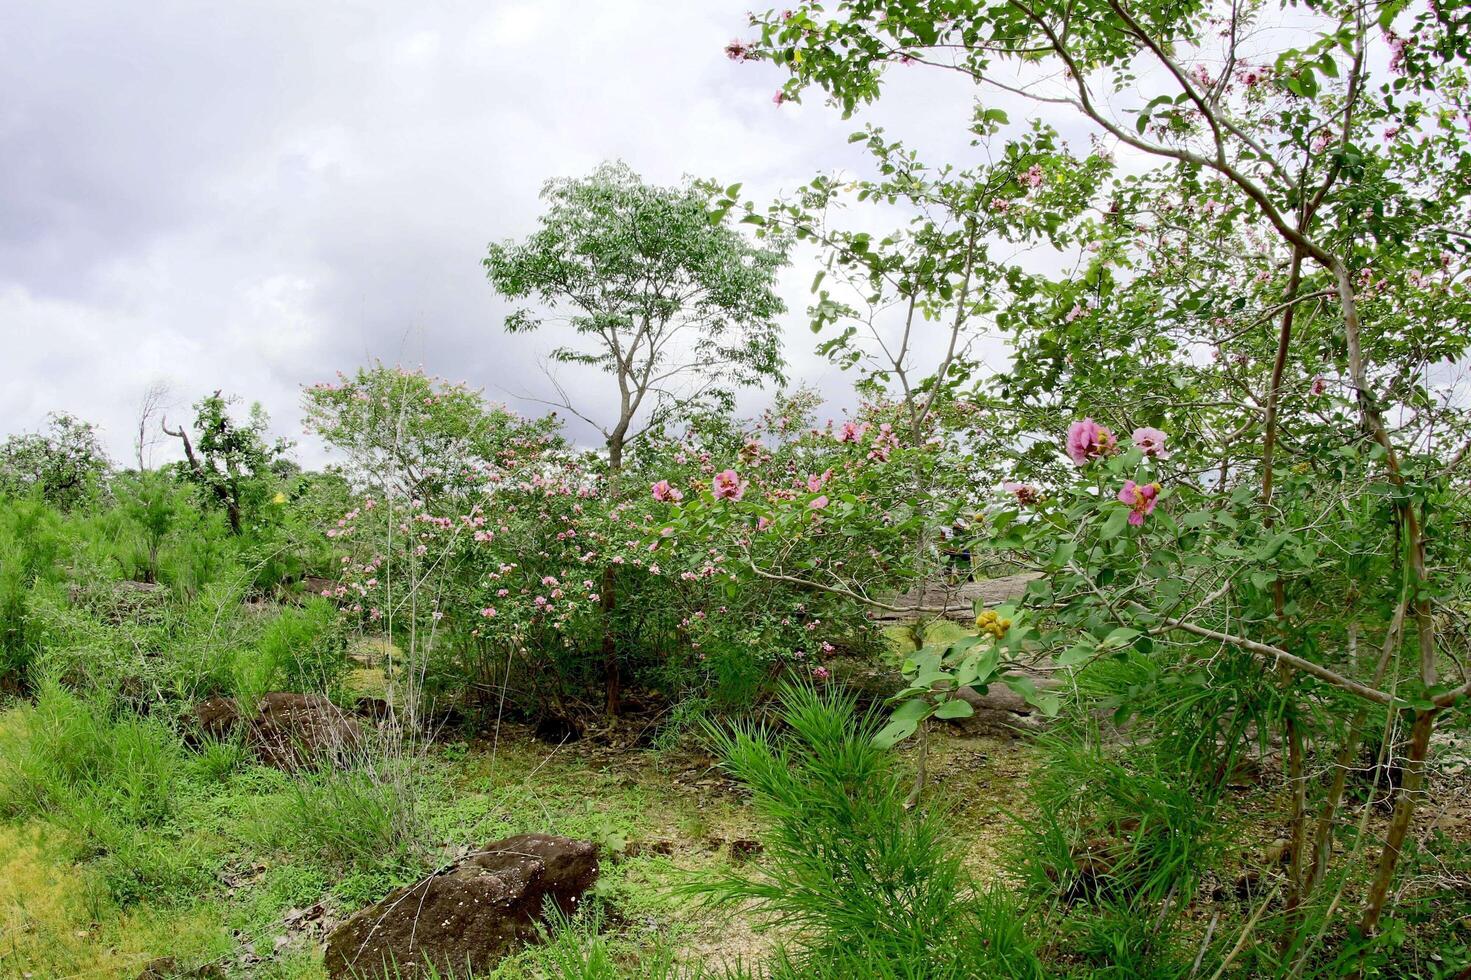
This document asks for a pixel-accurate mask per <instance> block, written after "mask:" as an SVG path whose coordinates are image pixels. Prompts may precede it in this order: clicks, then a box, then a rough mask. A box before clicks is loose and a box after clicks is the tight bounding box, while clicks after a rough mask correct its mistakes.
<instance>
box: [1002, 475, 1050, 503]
mask: <svg viewBox="0 0 1471 980" xmlns="http://www.w3.org/2000/svg"><path fill="white" fill-rule="evenodd" d="M1001 489H1003V490H1005V491H1006V492H1007V493H1009V494H1011V495H1012V496H1014V497H1015V498H1016V502H1017V503H1019V504H1022V505H1023V506H1026V505H1028V504H1035V503H1036V502H1037V501H1039V500H1041V499H1042V491H1040V490H1038V489H1037V488H1036V487H1034V486H1032V485H1031V484H1030V483H1012V482H1011V481H1009V480H1008V481H1007V482H1006V483H1003V484H1001Z"/></svg>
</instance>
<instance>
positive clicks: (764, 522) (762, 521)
mask: <svg viewBox="0 0 1471 980" xmlns="http://www.w3.org/2000/svg"><path fill="white" fill-rule="evenodd" d="M768 527H771V521H770V520H768V519H767V518H766V516H765V515H762V516H761V517H758V518H756V530H758V531H764V530H766V529H767V528H768Z"/></svg>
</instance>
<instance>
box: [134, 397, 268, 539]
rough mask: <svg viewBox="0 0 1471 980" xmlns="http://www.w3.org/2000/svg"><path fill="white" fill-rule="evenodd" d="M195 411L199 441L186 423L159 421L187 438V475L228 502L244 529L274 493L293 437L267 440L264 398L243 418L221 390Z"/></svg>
mask: <svg viewBox="0 0 1471 980" xmlns="http://www.w3.org/2000/svg"><path fill="white" fill-rule="evenodd" d="M194 411H195V417H194V430H195V433H196V437H195V438H196V439H197V443H196V442H195V441H194V440H191V439H190V438H189V432H188V430H187V429H185V428H184V427H183V426H179V427H178V428H177V429H170V428H169V425H168V419H167V418H164V419H161V420H160V426H161V427H162V429H163V431H164V433H165V434H166V435H170V436H173V437H174V438H176V439H178V440H179V441H180V442H181V443H182V444H183V447H184V459H185V462H186V465H187V466H188V470H187V474H186V475H187V476H188V477H189V478H190V479H191V480H193V481H194V482H195V483H197V484H198V485H199V486H200V487H201V488H202V489H203V490H204V492H205V494H206V495H207V497H208V498H209V499H211V500H213V501H215V502H216V503H217V504H218V505H219V506H220V507H222V508H224V510H225V516H226V519H227V520H228V521H229V522H230V531H231V532H232V533H234V534H240V533H241V532H242V531H243V530H244V527H245V520H246V517H247V516H248V515H249V513H251V512H253V511H254V510H255V509H256V508H258V507H259V506H260V505H261V504H263V503H264V502H265V501H266V499H267V498H268V497H269V493H268V492H267V491H268V488H270V487H271V486H273V485H274V484H275V474H274V467H275V465H276V464H277V463H278V461H280V460H282V459H283V458H284V457H285V456H286V453H287V452H288V451H289V450H290V448H291V443H290V442H289V441H288V440H286V439H277V440H276V441H275V442H268V441H267V433H268V431H269V429H270V419H269V418H268V417H267V416H266V412H265V409H263V408H261V406H260V404H259V403H256V404H253V405H251V406H250V413H249V415H248V416H247V418H246V421H245V422H244V423H240V422H238V421H236V420H235V419H234V418H232V417H231V415H230V399H227V398H225V397H223V396H222V395H221V394H220V392H218V391H216V392H215V393H214V394H212V395H209V396H208V397H206V398H202V399H200V400H199V401H198V402H196V403H195V405H194Z"/></svg>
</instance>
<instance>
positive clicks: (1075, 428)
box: [1067, 418, 1117, 466]
mask: <svg viewBox="0 0 1471 980" xmlns="http://www.w3.org/2000/svg"><path fill="white" fill-rule="evenodd" d="M1116 447H1117V440H1116V439H1115V438H1114V434H1113V432H1112V431H1111V430H1110V429H1109V428H1108V427H1107V426H1103V425H1099V424H1098V423H1097V422H1095V421H1093V420H1092V419H1091V418H1083V419H1080V420H1078V421H1076V422H1074V423H1073V424H1072V425H1070V426H1068V430H1067V454H1068V456H1070V457H1071V458H1072V461H1073V462H1074V463H1075V464H1076V465H1078V466H1082V465H1083V464H1084V463H1086V462H1088V461H1089V460H1090V459H1098V458H1099V457H1102V456H1107V455H1109V454H1110V453H1112V452H1113V451H1114V449H1115V448H1116Z"/></svg>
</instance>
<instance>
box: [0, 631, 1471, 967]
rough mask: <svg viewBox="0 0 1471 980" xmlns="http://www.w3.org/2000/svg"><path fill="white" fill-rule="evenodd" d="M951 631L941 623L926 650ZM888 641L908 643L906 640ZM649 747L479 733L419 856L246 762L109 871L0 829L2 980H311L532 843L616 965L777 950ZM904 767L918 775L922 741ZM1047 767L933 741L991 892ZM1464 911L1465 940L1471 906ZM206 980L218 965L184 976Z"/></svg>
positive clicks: (439, 757)
mask: <svg viewBox="0 0 1471 980" xmlns="http://www.w3.org/2000/svg"><path fill="white" fill-rule="evenodd" d="M960 632H961V630H960V628H959V627H958V626H955V625H954V624H942V625H941V626H939V627H937V635H936V636H935V637H933V638H934V639H946V638H951V634H952V633H953V634H955V635H958V634H959V633H960ZM892 636H893V639H894V641H895V646H896V648H900V649H902V647H903V644H904V638H903V636H902V631H898V630H896V631H894V632H893V634H892ZM355 680H356V682H357V684H358V685H359V687H360V689H361V691H362V692H363V693H369V694H371V693H376V691H375V687H376V686H377V685H378V684H379V683H381V675H378V674H376V672H375V671H372V670H363V671H360V672H359V673H358V675H357V677H356V678H355ZM29 710H30V709H29V708H28V707H27V706H25V705H12V706H11V707H9V708H7V709H4V710H3V711H0V735H4V734H5V733H6V732H13V731H14V730H16V729H17V728H18V726H21V725H22V724H23V722H24V719H25V714H26V712H27V711H29ZM649 736H650V721H649V720H648V719H643V718H639V717H632V718H629V719H626V720H624V721H622V722H620V723H618V724H615V725H612V726H608V727H601V728H595V729H591V730H589V731H588V733H587V735H586V737H584V738H581V739H579V740H577V741H572V742H565V743H562V744H550V743H548V742H546V741H544V740H542V739H540V738H538V737H537V736H536V734H535V733H534V731H533V730H532V728H530V727H529V726H526V725H521V724H514V723H506V724H502V725H501V726H499V729H498V730H497V731H495V732H494V733H493V734H489V735H486V736H483V737H476V738H473V739H463V740H462V739H456V738H454V737H452V736H449V737H444V738H441V739H440V740H438V741H436V742H435V743H434V744H433V745H430V746H428V747H427V748H426V749H425V750H424V755H423V758H422V759H420V760H419V765H418V766H417V771H418V772H419V773H420V776H419V777H418V778H417V781H416V782H415V783H414V786H413V797H414V799H413V805H414V809H415V812H416V814H417V816H418V818H419V823H418V827H419V828H420V829H419V834H420V835H421V839H420V841H419V846H418V847H417V849H416V851H415V853H414V855H413V857H412V859H406V858H405V857H404V856H403V855H392V854H372V853H361V851H360V850H359V851H355V852H353V853H352V854H351V855H349V856H344V855H343V854H340V853H339V854H337V855H335V856H334V855H332V854H329V853H322V852H319V851H313V850H312V849H310V848H304V847H303V846H302V840H303V838H302V837H301V836H300V835H298V834H295V833H294V832H293V828H292V821H291V820H289V819H287V818H286V815H287V814H291V813H297V812H299V811H300V809H301V799H300V797H299V795H298V794H299V792H300V791H299V789H298V788H297V786H296V784H295V783H293V780H292V779H291V777H289V776H287V775H285V774H283V773H281V772H279V771H277V770H274V769H268V768H264V767H261V766H253V765H246V766H242V767H237V768H234V769H233V770H231V771H228V772H225V773H223V774H222V775H220V776H218V777H216V778H209V779H205V778H200V777H196V776H191V777H190V778H187V779H184V780H183V782H182V784H181V787H180V791H179V794H180V802H179V805H178V812H177V814H176V815H175V817H174V818H173V819H172V820H171V821H170V822H169V823H168V824H167V825H165V826H163V827H161V828H150V829H148V830H147V831H140V832H139V833H140V835H141V836H140V838H139V839H138V840H124V841H121V842H118V843H117V844H116V845H115V846H117V847H120V848H126V847H136V848H139V849H140V854H141V855H142V857H141V858H139V857H136V856H135V858H134V859H133V862H132V864H127V863H126V862H124V867H123V868H121V869H120V868H119V867H118V860H119V859H117V858H116V857H115V856H113V857H106V856H99V854H98V853H96V851H95V845H93V848H94V849H91V850H89V846H88V845H87V844H86V843H85V842H84V840H83V839H82V836H81V835H79V834H78V832H77V828H76V827H75V826H74V825H72V824H68V823H67V822H66V821H61V820H56V819H52V818H51V817H49V816H41V817H31V818H28V819H24V820H12V821H0V977H5V978H10V977H16V978H34V980H52V978H64V977H122V978H129V980H131V978H134V977H140V976H148V977H150V978H155V980H162V978H165V977H170V976H179V977H182V976H232V977H233V976H248V977H261V978H320V977H323V976H324V975H325V974H324V972H323V969H322V966H321V943H322V941H323V938H324V936H325V934H326V933H327V932H328V931H330V929H331V928H332V926H333V925H334V924H335V923H336V922H339V921H341V920H342V919H343V918H344V917H345V916H347V915H349V914H350V913H351V912H353V911H354V910H356V909H357V908H359V907H362V906H364V905H366V904H369V903H371V902H372V901H375V900H376V899H377V898H379V897H381V896H382V895H383V894H384V893H386V892H387V891H389V890H391V889H392V888H393V887H396V886H398V885H400V884H405V883H407V882H409V881H413V880H416V879H417V878H418V877H420V876H421V875H423V874H424V873H425V870H426V868H433V867H436V866H440V865H442V864H445V863H448V862H450V861H453V860H454V859H455V858H456V857H458V856H461V855H463V854H464V853H466V852H467V851H468V850H470V849H472V848H477V847H480V846H482V845H484V844H485V843H487V842H490V841H494V840H497V839H500V838H503V837H506V836H510V835H513V834H518V833H529V832H541V833H553V834H562V835H566V836H569V837H575V838H581V839H586V840H591V841H594V842H596V843H597V844H598V845H599V847H600V849H601V851H602V853H603V854H604V855H605V857H604V861H603V870H602V875H601V878H600V880H599V883H598V884H597V886H596V894H597V895H598V897H599V898H600V899H601V901H600V902H599V903H598V905H599V907H601V908H602V909H603V910H604V912H603V916H604V918H603V921H602V923H601V928H602V930H603V932H604V935H605V936H606V937H607V938H608V939H609V948H610V950H611V951H612V952H613V954H614V955H615V956H616V957H617V958H619V959H620V960H622V961H624V962H626V963H630V964H631V963H634V962H637V961H638V960H639V959H640V957H642V956H644V955H647V954H648V952H649V951H650V950H656V949H657V950H677V951H678V952H677V955H678V957H680V958H682V959H688V960H692V961H698V962H701V963H704V964H708V965H715V964H720V963H726V964H734V963H737V962H744V963H747V964H750V963H753V962H759V961H760V960H762V959H763V958H764V957H765V956H766V955H767V954H768V953H770V952H771V951H772V949H773V948H774V946H775V944H776V943H777V942H778V941H779V938H780V933H779V930H776V931H762V929H761V928H760V924H759V923H757V922H754V921H751V919H750V917H748V916H743V915H740V914H737V915H732V914H731V913H730V912H729V911H728V910H722V911H708V910H705V909H702V907H701V906H700V905H699V904H698V902H696V901H694V900H692V899H691V898H690V897H689V896H688V895H686V894H683V893H682V892H681V891H680V887H681V885H683V884H685V883H688V882H691V881H695V880H698V879H700V878H702V877H708V876H709V875H710V874H711V873H713V872H718V871H720V870H723V869H726V868H729V867H731V866H733V865H737V864H743V863H745V862H746V861H748V860H756V861H759V860H760V859H759V851H760V844H759V841H760V838H761V829H762V828H761V827H760V826H759V824H758V822H757V821H756V818H755V816H754V814H753V813H752V810H751V807H750V805H749V801H748V798H747V796H746V793H745V791H744V790H743V789H742V788H741V787H740V786H739V785H737V784H735V783H733V782H732V781H730V780H728V779H726V778H725V777H724V775H723V774H722V772H721V771H720V769H719V768H718V766H717V764H716V760H715V759H714V758H713V757H712V756H710V755H709V754H708V753H706V752H704V751H703V750H702V748H701V747H700V745H699V742H698V740H697V739H694V738H690V737H684V738H680V739H676V740H673V742H672V744H667V745H666V744H664V743H663V742H661V741H659V740H653V739H651V738H650V737H649ZM1463 748H1464V747H1463ZM901 752H902V753H903V755H904V758H905V760H906V764H910V765H912V763H913V760H914V755H915V752H916V747H915V746H914V745H913V744H912V740H911V743H906V744H905V745H904V746H902V747H901ZM1043 754H1044V750H1043V749H1042V748H1041V747H1039V746H1038V745H1037V744H1036V743H1035V742H1033V741H1031V740H1028V739H1016V738H1005V737H992V736H984V735H982V736H967V735H964V734H961V733H960V732H959V731H958V730H956V729H953V728H949V727H944V728H938V729H936V730H932V732H931V734H930V735H929V742H928V765H927V769H928V773H929V778H928V784H927V788H926V791H925V796H924V805H925V806H928V807H933V808H938V809H939V810H941V811H942V812H943V813H945V814H946V815H947V823H948V825H949V826H950V827H952V828H953V830H954V833H955V838H956V842H957V844H958V845H959V846H960V847H961V848H962V849H963V851H964V855H965V861H966V864H967V865H968V867H969V869H970V870H971V871H972V872H973V874H974V875H975V877H976V879H977V880H978V881H980V882H982V883H984V882H989V881H993V880H996V879H997V878H999V877H1004V875H1005V871H1004V870H1003V865H1004V861H1003V857H1004V853H1005V851H1006V850H1007V848H1008V847H1009V846H1011V845H1013V844H1014V842H1015V841H1016V840H1017V835H1016V833H1015V829H1016V826H1017V824H1016V820H1018V819H1022V820H1024V819H1026V817H1027V806H1028V803H1027V798H1028V797H1027V789H1028V780H1029V777H1030V776H1031V775H1032V773H1033V770H1034V768H1035V767H1036V766H1037V765H1038V764H1039V763H1040V760H1041V759H1042V757H1043ZM1468 773H1471V770H1468ZM1451 785H1452V786H1454V781H1452V783H1451ZM1282 792H1283V786H1282V784H1281V781H1280V779H1277V778H1276V777H1274V776H1273V775H1272V774H1270V773H1268V774H1267V775H1266V776H1265V777H1262V778H1260V779H1259V780H1258V781H1257V782H1255V783H1254V784H1253V785H1250V786H1246V787H1243V788H1242V789H1241V790H1239V791H1238V798H1237V800H1236V801H1235V805H1234V807H1233V811H1234V817H1233V818H1232V822H1233V824H1239V833H1236V834H1234V836H1235V838H1236V840H1237V845H1236V847H1237V852H1238V853H1237V854H1236V856H1235V858H1233V859H1232V860H1234V862H1235V863H1236V864H1237V865H1238V866H1242V865H1245V864H1246V863H1248V862H1249V861H1251V860H1253V859H1254V855H1255V854H1256V852H1257V851H1259V850H1261V849H1262V848H1264V847H1268V848H1269V847H1270V846H1271V843H1272V841H1273V838H1275V837H1277V836H1278V834H1279V833H1280V830H1279V828H1277V827H1275V826H1274V824H1273V818H1272V816H1271V814H1272V813H1274V812H1280V806H1277V804H1278V803H1280V800H1279V799H1277V797H1278V795H1279V794H1281V793H1282ZM1377 819H1380V818H1378V817H1376V820H1377ZM1419 823H1420V825H1421V828H1422V831H1421V832H1431V831H1434V832H1441V833H1445V834H1448V835H1449V836H1451V837H1454V838H1456V839H1457V840H1459V841H1461V846H1462V848H1463V849H1465V846H1466V842H1467V841H1468V840H1471V778H1466V779H1464V780H1462V781H1461V790H1460V792H1452V793H1447V794H1444V795H1442V797H1441V798H1440V805H1439V807H1438V808H1436V809H1434V810H1432V811H1431V812H1429V813H1427V814H1426V815H1425V816H1424V818H1423V819H1422V820H1421V821H1419ZM149 848H153V849H155V850H149ZM155 853H156V855H157V856H156V860H155V859H154V858H152V857H150V855H154V854H155ZM753 854H754V855H756V856H755V857H754V858H753V857H752V855H753ZM150 862H152V864H150ZM140 864H141V866H142V867H143V870H142V871H141V872H140V871H139V870H138V867H139V865H140ZM154 865H156V867H155V866H154ZM1223 873H1225V872H1223ZM128 875H132V876H133V877H134V878H137V879H138V880H137V881H136V882H132V881H131V879H129V878H128V877H127V876H128ZM120 877H121V878H122V886H123V887H122V888H121V889H120V887H119V884H120ZM130 887H131V888H133V890H134V891H135V892H136V894H137V896H138V897H136V898H134V899H131V900H121V901H120V900H119V898H118V897H117V896H118V895H119V893H120V891H121V892H122V893H124V894H126V893H127V892H128V890H129V888H130ZM1406 887H1407V888H1414V887H1416V885H1415V883H1414V882H1410V883H1408V884H1407V886H1406ZM1201 908H1202V912H1201V913H1200V914H1201V916H1202V917H1204V916H1205V915H1206V914H1207V912H1206V911H1205V909H1206V906H1204V905H1202V906H1201ZM1466 913H1467V918H1466V920H1465V923H1466V926H1465V927H1466V930H1467V932H1468V934H1471V907H1468V909H1467V910H1466ZM542 956H543V953H542V952H541V951H540V950H539V949H537V948H535V947H533V948H529V949H527V950H526V951H525V952H523V953H521V954H518V955H517V956H514V957H512V958H511V959H509V960H507V961H505V962H504V964H503V965H502V966H501V968H500V969H499V970H498V971H497V972H496V973H495V974H494V976H495V977H497V978H499V980H519V978H531V977H539V976H545V975H546V972H545V965H546V964H545V961H544V960H543V959H542V958H541V957H542ZM211 965H213V966H215V967H218V968H219V972H218V973H210V972H205V973H198V972H196V971H198V970H199V969H200V968H201V967H204V968H206V969H208V968H210V967H211ZM150 969H152V971H153V972H151V973H149V972H148V971H149V970H150Z"/></svg>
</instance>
